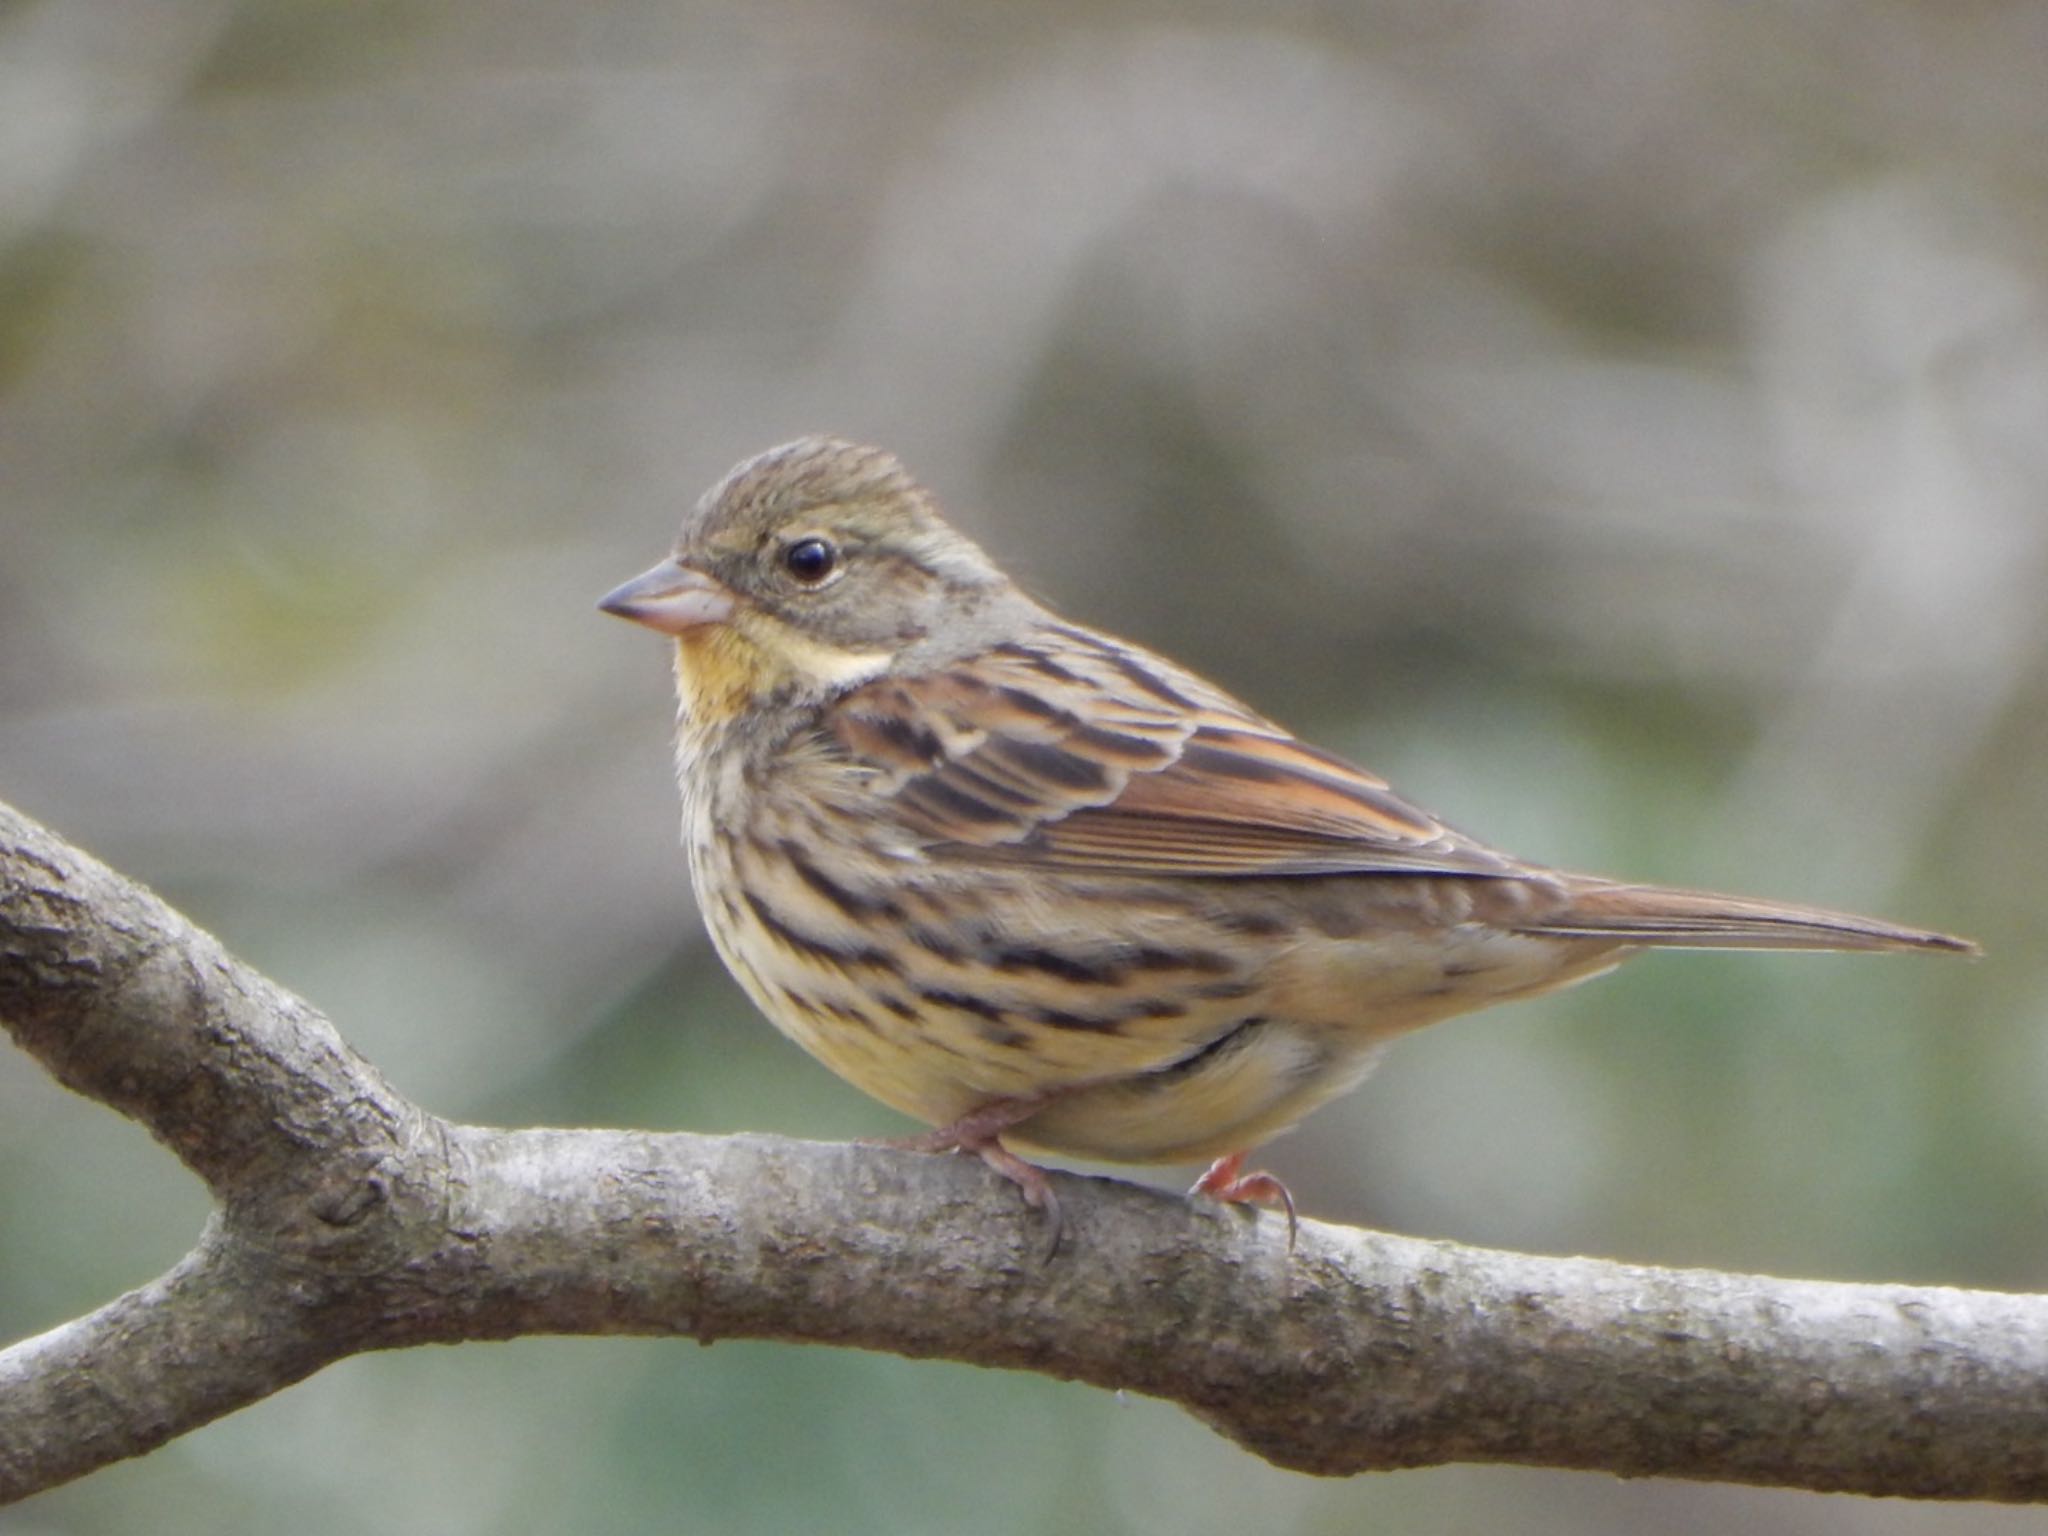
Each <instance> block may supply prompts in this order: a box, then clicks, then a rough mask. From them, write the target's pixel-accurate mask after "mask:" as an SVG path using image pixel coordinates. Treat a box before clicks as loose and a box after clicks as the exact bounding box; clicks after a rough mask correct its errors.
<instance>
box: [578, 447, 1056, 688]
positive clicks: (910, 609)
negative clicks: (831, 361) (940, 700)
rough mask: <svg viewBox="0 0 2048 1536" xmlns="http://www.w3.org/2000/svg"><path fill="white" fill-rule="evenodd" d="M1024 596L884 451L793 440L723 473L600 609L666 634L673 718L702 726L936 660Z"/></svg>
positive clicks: (968, 644)
mask: <svg viewBox="0 0 2048 1536" xmlns="http://www.w3.org/2000/svg"><path fill="white" fill-rule="evenodd" d="M1024 601H1025V600H1024V599H1023V598H1022V597H1021V596H1020V595H1019V594H1018V593H1017V590H1016V588H1015V587H1014V586H1012V585H1011V583H1010V581H1009V580H1008V578H1006V577H1005V576H1004V575H1003V573H1002V572H1001V571H999V570H997V569H996V567H995V565H994V564H993V563H991V562H990V560H989V558H988V556H986V555H985V554H983V553H982V552H981V550H980V548H979V547H977V546H976V545H975V544H974V543H973V542H972V541H971V540H969V539H968V538H966V537H965V536H963V535H962V534H960V533H958V532H956V531H955V530H954V529H953V528H952V527H951V526H950V525H949V524H948V523H947V522H946V521H945V519H944V518H943V517H941V516H940V515H939V512H938V509H937V507H936V506H935V505H934V504H933V501H932V498H931V496H930V495H929V494H928V493H927V492H926V491H925V490H924V488H923V487H922V486H920V485H918V484H917V482H916V481H914V480H912V479H911V477H910V475H909V474H908V472H907V471H905V469H904V468H903V465H902V464H901V463H900V462H899V461H898V460H897V458H896V457H895V455H894V454H891V453H887V452H885V451H883V450H882V449H879V448H866V447H862V446H861V445H859V444H857V443H850V442H846V441H843V440H841V439H838V438H831V437H805V438H799V439H798V440H797V441H795V442H793V443H785V444H783V445H782V446H781V447H779V448H771V449H769V450H768V451H767V452H766V453H762V454H758V455H756V456H755V457H753V458H751V459H748V460H746V461H745V462H744V463H742V464H740V465H738V466H737V467H735V468H734V469H733V470H732V471H731V472H730V473H729V474H727V475H726V477H725V478H724V479H723V480H721V481H719V483H718V484H716V485H714V486H713V487H712V488H711V489H710V490H709V491H706V492H705V493H704V496H703V498H702V499H701V500H700V501H699V502H698V503H697V505H696V507H695V509H694V510H693V511H692V512H691V513H690V514H689V516H688V517H687V518H685V519H684V521H683V527H682V532H681V533H680V535H679V536H678V537H677V539H676V544H675V552H674V553H673V554H672V555H670V557H669V558H668V559H666V560H663V561H662V562H661V563H660V564H659V565H656V566H654V567H653V568H652V569H650V570H647V571H645V572H642V573H641V574H640V575H638V576H636V577H634V578H633V579H632V580H631V581H629V582H627V583H626V584H625V585H624V586H622V587H620V588H618V589H617V590H616V591H614V592H611V593H609V594H607V595H606V596H605V598H604V599H603V601H602V602H600V603H599V605H598V606H599V607H601V608H602V609H604V611H605V612H607V613H613V614H617V615H618V616H619V617H621V618H625V619H631V620H633V621H634V622H636V623H640V624H645V625H646V626H648V627H649V628H650V629H655V630H659V631H661V632H662V633H664V634H669V635H673V636H675V638H676V642H677V656H676V671H677V678H678V682H679V685H680V688H681V692H682V697H683V704H684V709H685V712H686V713H687V714H688V715H689V716H690V717H691V718H692V719H693V720H697V721H699V722H703V723H708V722H710V721H712V720H718V719H724V718H727V717H729V716H730V715H732V714H736V713H737V712H738V711H740V710H741V709H743V708H745V707H746V706H747V705H748V704H749V703H751V702H754V701H756V700H758V699H760V698H763V697H765V696H769V695H776V694H779V695H785V696H787V697H789V698H791V699H792V701H795V702H803V701H806V700H810V699H822V698H825V697H829V696H831V695H832V694H835V693H838V692H840V691H843V690H845V689H847V688H851V687H855V686H858V685H859V684H860V683H863V682H867V681H869V680H870V679H872V678H876V677H879V676H882V675H883V674H885V673H887V672H890V671H892V670H897V669H900V668H903V667H905V666H906V665H916V664H922V663H924V662H925V661H938V660H944V659H948V658H949V657H950V656H952V655H957V654H960V653H961V652H963V651H965V650H968V649H971V648H973V646H974V645H975V644H976V643H978V642H979V641H980V640H981V638H982V637H983V636H984V635H985V634H986V635H989V636H993V635H995V634H996V632H997V631H998V630H1000V629H1001V628H1002V627H1003V626H1004V625H1005V624H1006V623H1007V622H1009V621H1011V619H1012V617H1013V613H1012V610H1013V608H1014V606H1015V605H1016V604H1020V603H1024Z"/></svg>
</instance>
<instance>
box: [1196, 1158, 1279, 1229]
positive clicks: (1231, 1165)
mask: <svg viewBox="0 0 2048 1536" xmlns="http://www.w3.org/2000/svg"><path fill="white" fill-rule="evenodd" d="M1249 1156H1251V1154H1250V1153H1249V1152H1232V1153H1231V1154H1229V1156H1227V1157H1219V1158H1217V1159H1216V1161H1215V1162H1213V1163H1211V1164H1210V1165H1209V1171H1208V1172H1206V1173H1204V1174H1203V1175H1202V1176H1201V1177H1200V1178H1199V1179H1197V1180H1195V1183H1194V1187H1193V1188H1192V1189H1190V1190H1189V1191H1188V1193H1189V1194H1190V1195H1207V1196H1208V1197H1209V1198H1210V1199H1211V1200H1220V1201H1222V1202H1223V1203H1224V1204H1225V1205H1270V1206H1273V1207H1275V1208H1276V1209H1278V1210H1283V1211H1285V1212H1286V1213H1287V1248H1288V1251H1289V1252H1290V1253H1291V1252H1293V1250H1294V1239H1295V1237H1296V1236H1297V1235H1298V1234H1299V1233H1300V1231H1301V1221H1300V1219H1299V1218H1298V1217H1297V1216H1296V1215H1295V1214H1294V1196H1293V1195H1292V1194H1290V1193H1288V1189H1287V1186H1286V1185H1285V1184H1282V1183H1281V1182H1280V1181H1279V1180H1278V1179H1277V1178H1275V1177H1274V1176H1273V1175H1272V1174H1270V1173H1264V1172H1252V1173H1246V1172H1245V1171H1244V1160H1245V1159H1246V1158H1247V1157H1249Z"/></svg>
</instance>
